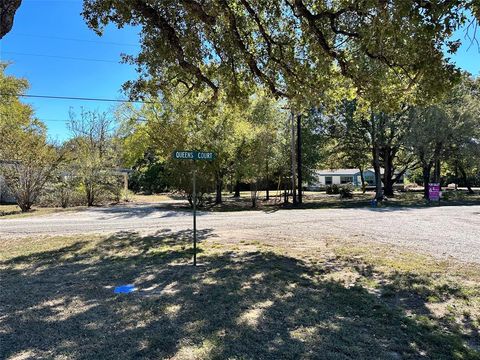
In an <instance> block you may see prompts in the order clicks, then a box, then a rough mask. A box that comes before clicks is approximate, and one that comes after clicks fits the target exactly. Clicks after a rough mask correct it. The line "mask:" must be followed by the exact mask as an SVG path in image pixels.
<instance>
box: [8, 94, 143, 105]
mask: <svg viewBox="0 0 480 360" xmlns="http://www.w3.org/2000/svg"><path fill="white" fill-rule="evenodd" d="M0 95H1V96H15V97H26V98H40V99H57V100H79V101H104V102H119V103H139V104H151V103H152V101H143V100H125V99H106V98H89V97H75V96H54V95H33V94H0Z"/></svg>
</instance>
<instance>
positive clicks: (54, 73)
mask: <svg viewBox="0 0 480 360" xmlns="http://www.w3.org/2000/svg"><path fill="white" fill-rule="evenodd" d="M81 10H82V1H81V0H59V1H52V0H23V2H22V5H21V6H20V8H19V10H18V11H17V15H16V17H15V23H14V26H13V29H12V31H11V32H10V33H9V34H8V35H6V36H5V37H4V38H3V39H2V40H1V41H0V59H1V60H3V61H12V62H13V64H12V65H10V66H9V68H8V71H7V72H8V73H9V74H11V75H15V76H19V77H25V78H27V79H28V80H29V82H30V85H31V88H30V90H29V91H28V93H30V94H35V95H55V96H73V97H89V98H92V97H94V98H110V99H122V98H124V96H123V94H122V93H121V91H120V88H121V85H122V84H123V83H124V82H125V81H127V80H130V79H135V78H136V73H135V69H134V68H133V67H132V66H130V65H126V64H120V62H119V61H120V54H121V53H128V54H135V53H136V52H137V51H138V49H139V46H138V34H137V30H136V29H133V28H124V29H120V30H119V29H116V28H115V27H113V26H112V27H108V28H107V29H106V31H105V34H104V35H103V36H102V37H98V36H97V35H95V33H94V32H93V31H91V30H90V29H88V28H87V26H86V25H85V23H84V21H83V18H82V17H81V15H80V12H81ZM464 36H465V34H464V31H459V32H458V33H457V34H455V36H454V38H460V39H462V40H463V39H464ZM465 42H466V44H464V45H462V47H461V48H460V49H459V51H458V53H457V54H456V55H454V56H452V59H453V60H454V61H455V62H456V63H457V65H458V66H459V67H461V68H463V69H465V70H467V71H469V72H470V73H472V74H474V75H479V74H480V54H479V50H478V47H477V45H475V44H473V45H472V46H470V48H469V49H468V47H469V45H470V42H469V41H465ZM73 58H76V59H73ZM87 59H88V61H87ZM24 101H25V102H28V103H30V104H32V105H33V107H34V109H35V110H36V114H37V116H38V117H39V118H40V119H41V120H43V121H44V122H45V123H46V124H47V126H48V130H49V135H50V136H51V137H52V138H53V139H58V140H64V139H65V138H67V137H68V130H67V128H66V120H68V118H69V117H68V113H69V109H70V107H74V109H75V110H77V112H78V110H79V109H80V107H81V106H83V107H85V108H88V109H98V110H100V111H107V110H109V109H112V107H113V106H114V104H113V103H107V102H86V101H73V100H52V99H25V100H24Z"/></svg>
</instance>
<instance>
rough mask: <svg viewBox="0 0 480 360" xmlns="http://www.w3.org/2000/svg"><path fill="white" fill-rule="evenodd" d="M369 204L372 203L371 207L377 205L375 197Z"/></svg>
mask: <svg viewBox="0 0 480 360" xmlns="http://www.w3.org/2000/svg"><path fill="white" fill-rule="evenodd" d="M370 205H372V207H373V208H376V207H377V199H373V200H372V201H371V202H370Z"/></svg>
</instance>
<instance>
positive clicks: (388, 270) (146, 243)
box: [0, 229, 480, 359]
mask: <svg viewBox="0 0 480 360" xmlns="http://www.w3.org/2000/svg"><path fill="white" fill-rule="evenodd" d="M199 235H200V236H199V237H200V254H199V263H200V266H198V267H197V268H193V267H192V266H191V255H192V253H191V250H190V240H191V234H190V232H188V231H182V232H171V231H168V230H165V231H162V232H159V233H157V234H155V235H154V236H139V235H137V234H135V233H119V234H117V235H115V236H110V237H105V236H77V237H55V238H42V239H37V238H32V239H10V240H8V241H0V278H1V291H0V314H1V315H0V343H1V345H2V346H0V358H2V359H3V358H5V359H10V358H12V359H13V358H17V359H20V358H69V359H70V358H78V359H87V358H88V359H92V358H96V359H118V358H158V359H160V358H173V359H226V358H232V359H234V358H235V359H240V358H241V359H283V358H292V359H293V358H295V359H296V358H319V357H320V358H326V359H352V358H355V359H369V358H371V359H373V358H375V359H398V358H403V359H416V358H430V359H479V358H480V353H479V350H480V349H479V343H478V339H479V336H478V331H479V313H478V310H479V299H480V289H479V281H478V280H479V279H478V267H476V266H474V265H468V264H459V263H453V262H445V261H436V260H435V259H432V258H429V257H426V256H421V255H414V254H411V253H408V252H406V251H404V250H401V249H397V248H391V247H386V246H383V245H379V246H374V247H371V248H366V247H357V246H356V245H355V244H350V243H349V244H346V243H344V242H342V241H329V242H328V247H323V248H321V249H317V251H314V250H313V247H311V246H308V247H305V249H303V250H302V249H301V248H295V249H290V248H289V246H288V244H287V243H283V242H280V243H279V244H278V246H271V241H269V242H265V241H263V240H258V241H250V240H249V241H243V242H242V241H226V240H228V239H225V238H220V237H216V236H215V235H214V234H213V233H212V232H211V231H210V230H208V229H207V230H202V231H201V232H200V234H199ZM270 240H271V239H270ZM121 284H134V285H135V286H136V288H137V289H138V290H137V291H136V292H134V293H132V294H129V295H115V294H114V293H113V289H114V287H115V286H118V285H121Z"/></svg>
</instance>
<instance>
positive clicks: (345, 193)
mask: <svg viewBox="0 0 480 360" xmlns="http://www.w3.org/2000/svg"><path fill="white" fill-rule="evenodd" d="M338 193H339V194H340V199H351V198H352V197H353V185H351V184H347V185H343V186H340V187H339V188H338Z"/></svg>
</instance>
